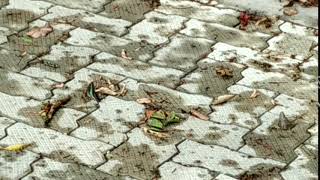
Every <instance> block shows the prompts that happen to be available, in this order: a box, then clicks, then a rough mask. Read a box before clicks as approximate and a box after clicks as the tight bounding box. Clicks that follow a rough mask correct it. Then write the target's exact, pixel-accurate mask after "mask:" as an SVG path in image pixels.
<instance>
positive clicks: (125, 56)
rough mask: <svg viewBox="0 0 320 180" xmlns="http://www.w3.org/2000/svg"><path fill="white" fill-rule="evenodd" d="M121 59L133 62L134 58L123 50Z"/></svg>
mask: <svg viewBox="0 0 320 180" xmlns="http://www.w3.org/2000/svg"><path fill="white" fill-rule="evenodd" d="M121 57H122V58H124V59H128V60H132V57H129V56H128V54H127V52H126V50H124V49H122V51H121Z"/></svg>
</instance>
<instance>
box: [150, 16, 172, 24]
mask: <svg viewBox="0 0 320 180" xmlns="http://www.w3.org/2000/svg"><path fill="white" fill-rule="evenodd" d="M148 22H150V23H154V24H165V23H167V22H168V20H167V19H164V18H159V17H152V18H150V19H148Z"/></svg>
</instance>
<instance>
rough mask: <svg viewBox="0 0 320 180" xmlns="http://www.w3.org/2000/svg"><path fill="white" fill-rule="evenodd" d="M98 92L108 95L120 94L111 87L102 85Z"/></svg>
mask: <svg viewBox="0 0 320 180" xmlns="http://www.w3.org/2000/svg"><path fill="white" fill-rule="evenodd" d="M96 92H97V93H102V94H106V95H111V96H116V95H118V93H117V92H115V91H113V90H111V89H110V88H108V87H100V88H98V89H96Z"/></svg>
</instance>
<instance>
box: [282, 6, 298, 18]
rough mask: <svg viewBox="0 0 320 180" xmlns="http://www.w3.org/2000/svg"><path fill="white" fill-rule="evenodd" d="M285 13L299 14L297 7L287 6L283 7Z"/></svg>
mask: <svg viewBox="0 0 320 180" xmlns="http://www.w3.org/2000/svg"><path fill="white" fill-rule="evenodd" d="M283 14H285V15H287V16H294V15H296V14H298V10H297V9H296V8H295V7H286V8H284V9H283Z"/></svg>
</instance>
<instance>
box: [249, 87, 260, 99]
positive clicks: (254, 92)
mask: <svg viewBox="0 0 320 180" xmlns="http://www.w3.org/2000/svg"><path fill="white" fill-rule="evenodd" d="M258 96H260V93H259V92H258V90H256V89H255V90H253V92H252V94H251V95H250V98H256V97H258Z"/></svg>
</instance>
